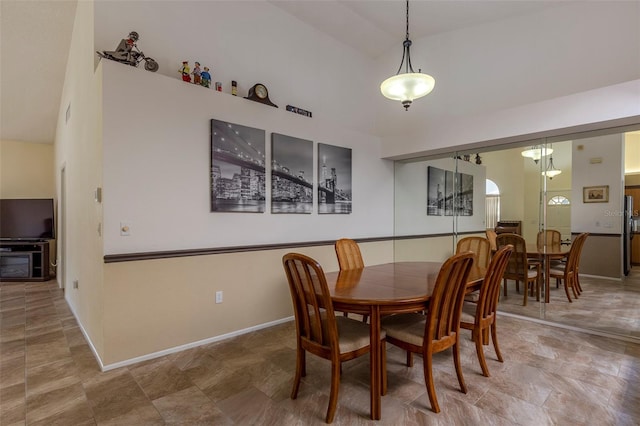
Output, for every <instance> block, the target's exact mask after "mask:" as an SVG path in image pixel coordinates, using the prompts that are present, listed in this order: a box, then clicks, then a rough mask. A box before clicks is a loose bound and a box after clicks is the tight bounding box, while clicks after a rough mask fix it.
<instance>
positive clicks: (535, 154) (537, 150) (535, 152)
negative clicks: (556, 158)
mask: <svg viewBox="0 0 640 426" xmlns="http://www.w3.org/2000/svg"><path fill="white" fill-rule="evenodd" d="M552 152H553V149H551V148H541V147H536V146H534V147H532V148H531V149H526V150H524V151H522V152H521V153H520V154H521V155H522V156H523V157H527V158H532V159H533V160H534V161H538V160H539V159H541V158H542V157H546V156H547V155H550V154H551V153H552Z"/></svg>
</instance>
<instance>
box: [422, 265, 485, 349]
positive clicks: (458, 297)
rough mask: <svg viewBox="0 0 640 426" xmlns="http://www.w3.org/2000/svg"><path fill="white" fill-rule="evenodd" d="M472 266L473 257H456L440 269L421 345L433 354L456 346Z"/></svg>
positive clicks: (430, 300)
mask: <svg viewBox="0 0 640 426" xmlns="http://www.w3.org/2000/svg"><path fill="white" fill-rule="evenodd" d="M472 265H473V253H471V252H466V253H460V254H455V255H453V256H451V257H450V258H449V259H447V260H446V261H445V262H444V263H443V264H442V267H441V268H440V272H439V273H438V277H437V278H436V283H435V286H434V288H433V293H432V294H431V298H430V299H429V309H428V311H427V321H426V324H425V336H424V344H425V346H426V347H427V348H431V349H428V350H430V351H431V352H432V353H435V352H439V351H440V350H442V349H441V348H440V347H439V346H441V345H440V344H442V345H444V347H449V346H452V345H453V344H455V343H456V342H457V335H458V332H459V330H460V313H461V312H462V303H463V301H464V294H465V289H466V285H467V279H468V277H469V272H470V271H471V266H472Z"/></svg>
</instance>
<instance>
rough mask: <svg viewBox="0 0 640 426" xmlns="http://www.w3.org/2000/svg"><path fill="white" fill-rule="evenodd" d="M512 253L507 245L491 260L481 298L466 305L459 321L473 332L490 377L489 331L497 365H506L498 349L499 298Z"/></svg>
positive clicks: (482, 361) (482, 366) (480, 358)
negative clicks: (487, 346) (487, 350)
mask: <svg viewBox="0 0 640 426" xmlns="http://www.w3.org/2000/svg"><path fill="white" fill-rule="evenodd" d="M512 253H513V246H512V245H506V246H504V247H502V248H500V249H499V250H498V251H497V252H496V253H495V254H494V255H493V257H492V258H491V263H490V264H489V267H488V268H487V272H486V274H485V277H484V281H483V282H482V285H481V286H480V296H479V298H478V301H477V302H476V303H468V302H465V303H464V305H463V307H462V314H461V317H460V327H461V328H464V329H467V330H471V338H472V340H473V341H474V342H475V344H476V353H477V355H478V361H479V362H480V368H482V374H483V375H484V376H485V377H489V368H488V367H487V361H486V360H485V358H484V349H483V345H484V344H486V345H488V344H489V333H488V332H489V330H490V331H491V340H492V341H493V348H494V349H495V351H496V356H497V357H498V361H500V362H503V359H502V354H501V353H500V347H499V346H498V333H497V329H496V310H497V308H498V298H499V296H500V281H501V280H502V276H503V275H504V271H505V269H506V268H507V263H508V262H509V258H510V257H511V254H512Z"/></svg>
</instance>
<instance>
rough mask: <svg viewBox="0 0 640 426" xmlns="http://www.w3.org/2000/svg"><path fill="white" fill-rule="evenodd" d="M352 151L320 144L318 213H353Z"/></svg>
mask: <svg viewBox="0 0 640 426" xmlns="http://www.w3.org/2000/svg"><path fill="white" fill-rule="evenodd" d="M351 201H352V192H351V149H350V148H343V147H339V146H334V145H327V144H322V143H319V144H318V213H319V214H349V213H351Z"/></svg>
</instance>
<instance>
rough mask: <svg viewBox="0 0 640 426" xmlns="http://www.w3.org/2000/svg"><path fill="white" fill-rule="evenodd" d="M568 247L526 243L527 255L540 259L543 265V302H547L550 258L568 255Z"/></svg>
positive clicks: (561, 257) (558, 258)
mask: <svg viewBox="0 0 640 426" xmlns="http://www.w3.org/2000/svg"><path fill="white" fill-rule="evenodd" d="M569 250H570V249H569V247H566V245H563V244H540V245H538V244H532V243H527V257H528V258H530V259H536V260H540V261H542V263H543V265H544V274H543V275H544V302H545V303H549V299H550V298H549V290H550V285H549V271H550V270H551V261H552V260H562V259H564V258H566V257H567V256H568V255H569Z"/></svg>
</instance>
